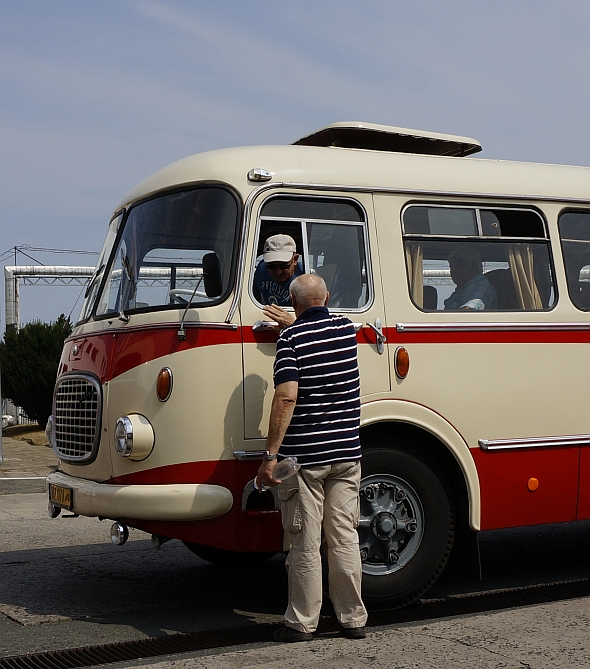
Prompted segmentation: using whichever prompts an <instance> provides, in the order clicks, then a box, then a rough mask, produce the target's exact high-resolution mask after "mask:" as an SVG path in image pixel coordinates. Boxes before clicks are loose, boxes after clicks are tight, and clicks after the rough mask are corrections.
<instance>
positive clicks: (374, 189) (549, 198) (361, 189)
mask: <svg viewBox="0 0 590 669" xmlns="http://www.w3.org/2000/svg"><path fill="white" fill-rule="evenodd" d="M267 185H270V184H267ZM280 185H281V186H284V187H285V188H307V189H309V190H318V189H319V190H328V191H331V190H339V191H350V192H351V193H395V194H398V195H420V196H429V197H430V196H432V197H459V198H466V197H469V198H480V199H485V200H521V201H524V202H535V201H537V202H565V203H568V202H573V203H575V204H584V205H590V199H589V198H581V197H573V198H568V197H559V196H557V195H519V194H517V193H478V192H471V191H465V192H461V191H451V190H449V191H445V190H425V189H420V188H390V187H387V186H350V185H349V186H347V185H344V184H339V185H332V184H315V183H308V184H306V183H299V182H292V183H289V182H283V183H282V184H280Z"/></svg>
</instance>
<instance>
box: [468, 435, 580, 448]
mask: <svg viewBox="0 0 590 669" xmlns="http://www.w3.org/2000/svg"><path fill="white" fill-rule="evenodd" d="M477 443H478V444H479V447H480V448H481V450H482V451H507V450H509V449H510V450H512V449H520V448H548V447H551V446H552V447H554V448H557V447H559V446H587V445H588V444H590V434H574V435H570V436H563V437H530V438H527V439H478V442H477Z"/></svg>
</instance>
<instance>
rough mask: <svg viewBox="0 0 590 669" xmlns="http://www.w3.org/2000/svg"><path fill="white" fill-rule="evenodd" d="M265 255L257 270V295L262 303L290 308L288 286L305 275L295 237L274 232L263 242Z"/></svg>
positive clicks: (255, 274)
mask: <svg viewBox="0 0 590 669" xmlns="http://www.w3.org/2000/svg"><path fill="white" fill-rule="evenodd" d="M263 254H264V255H263V261H262V262H261V263H259V264H258V267H257V268H256V271H255V272H254V296H255V297H256V299H257V300H258V301H259V302H261V303H262V304H277V305H279V306H282V307H290V306H291V297H290V296H289V286H290V285H291V282H292V281H293V279H294V278H295V277H296V276H299V275H300V274H303V266H302V265H301V263H300V262H298V261H299V255H298V254H297V253H296V246H295V241H294V239H293V238H292V237H290V236H289V235H273V236H272V237H269V238H268V239H267V240H266V241H265V242H264V249H263Z"/></svg>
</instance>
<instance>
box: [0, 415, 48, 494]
mask: <svg viewBox="0 0 590 669" xmlns="http://www.w3.org/2000/svg"><path fill="white" fill-rule="evenodd" d="M12 431H13V434H15V436H14V437H13V436H3V437H2V456H3V458H2V464H0V495H7V494H11V493H14V492H17V491H18V492H44V491H45V477H46V476H47V475H48V474H49V473H50V472H52V471H54V470H55V469H56V468H57V458H56V456H55V453H54V452H53V450H52V449H51V448H49V446H45V445H44V444H43V443H29V442H28V441H26V440H25V439H26V438H27V436H26V435H27V433H22V434H20V435H19V434H18V432H17V431H15V430H14V428H13V429H12ZM40 435H42V433H37V434H34V437H33V439H31V441H36V442H43V441H44V439H40V438H39V436H40ZM21 436H22V437H24V438H25V439H20V438H18V437H21Z"/></svg>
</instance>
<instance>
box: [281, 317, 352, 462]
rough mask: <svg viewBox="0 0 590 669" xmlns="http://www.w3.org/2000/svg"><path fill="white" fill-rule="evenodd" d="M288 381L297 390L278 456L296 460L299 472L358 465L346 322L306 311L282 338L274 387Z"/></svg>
mask: <svg viewBox="0 0 590 669" xmlns="http://www.w3.org/2000/svg"><path fill="white" fill-rule="evenodd" d="M287 381H297V383H298V384H299V388H298V393H297V402H296V404H295V410H294V412H293V418H292V419H291V423H290V424H289V427H288V428H287V432H286V434H285V437H284V439H283V443H282V445H281V448H280V450H279V455H281V456H283V457H288V456H296V457H297V460H298V462H299V464H300V465H302V466H304V467H305V466H312V465H323V464H329V463H333V462H348V461H350V460H358V459H359V458H360V457H361V444H360V439H359V428H360V414H361V403H360V378H359V369H358V362H357V350H356V334H355V331H354V326H353V324H352V323H351V322H350V321H349V320H348V318H345V317H344V316H332V315H330V313H329V311H328V309H327V308H326V307H311V308H309V309H307V310H306V311H304V312H303V313H302V314H301V315H300V316H299V318H298V319H297V320H296V321H295V323H293V325H290V326H289V327H287V328H285V329H284V330H283V331H282V332H281V334H280V336H279V339H278V342H277V355H276V358H275V365H274V384H275V387H276V386H278V385H279V384H281V383H285V382H287Z"/></svg>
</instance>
